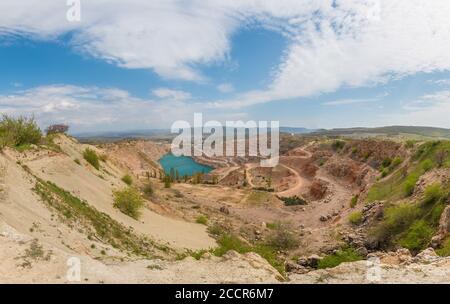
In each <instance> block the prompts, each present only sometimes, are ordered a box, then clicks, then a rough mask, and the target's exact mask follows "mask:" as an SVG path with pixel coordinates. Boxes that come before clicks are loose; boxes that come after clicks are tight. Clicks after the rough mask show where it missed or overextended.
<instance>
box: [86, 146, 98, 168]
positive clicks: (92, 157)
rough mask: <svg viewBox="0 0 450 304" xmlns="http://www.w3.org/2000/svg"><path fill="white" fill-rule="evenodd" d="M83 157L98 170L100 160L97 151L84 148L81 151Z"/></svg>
mask: <svg viewBox="0 0 450 304" xmlns="http://www.w3.org/2000/svg"><path fill="white" fill-rule="evenodd" d="M83 158H84V159H85V160H86V161H87V162H88V163H90V164H91V165H92V167H94V168H95V169H97V170H100V161H99V158H98V155H97V153H96V152H95V151H94V150H92V149H89V148H86V150H84V152H83Z"/></svg>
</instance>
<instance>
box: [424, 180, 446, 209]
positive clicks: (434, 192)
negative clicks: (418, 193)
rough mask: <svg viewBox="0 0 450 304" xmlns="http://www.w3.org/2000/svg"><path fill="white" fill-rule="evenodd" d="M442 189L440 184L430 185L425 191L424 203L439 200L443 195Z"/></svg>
mask: <svg viewBox="0 0 450 304" xmlns="http://www.w3.org/2000/svg"><path fill="white" fill-rule="evenodd" d="M442 195H443V193H442V189H441V185H440V184H433V185H430V186H428V187H427V188H426V189H425V192H424V199H423V201H422V203H423V204H425V205H427V204H431V203H434V202H436V201H438V200H439V199H440V198H441V197H442Z"/></svg>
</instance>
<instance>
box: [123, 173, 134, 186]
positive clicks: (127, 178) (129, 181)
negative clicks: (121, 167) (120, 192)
mask: <svg viewBox="0 0 450 304" xmlns="http://www.w3.org/2000/svg"><path fill="white" fill-rule="evenodd" d="M122 181H123V182H124V183H125V184H127V185H128V186H131V185H132V184H133V178H132V177H131V176H130V175H129V174H126V175H124V176H123V177H122Z"/></svg>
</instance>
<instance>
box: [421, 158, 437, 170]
mask: <svg viewBox="0 0 450 304" xmlns="http://www.w3.org/2000/svg"><path fill="white" fill-rule="evenodd" d="M433 167H434V164H433V162H432V161H431V160H430V159H426V160H424V161H423V162H422V169H423V171H425V172H427V171H430V170H431V169H432V168H433Z"/></svg>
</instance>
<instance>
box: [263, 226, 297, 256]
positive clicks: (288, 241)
mask: <svg viewBox="0 0 450 304" xmlns="http://www.w3.org/2000/svg"><path fill="white" fill-rule="evenodd" d="M298 244H299V241H298V239H297V237H296V236H295V234H294V233H293V232H292V227H291V225H290V224H289V223H283V222H279V223H277V224H276V225H275V226H274V229H273V232H272V233H271V234H270V235H269V237H268V240H267V245H268V246H270V247H272V248H274V249H276V250H289V249H293V248H295V247H297V246H298Z"/></svg>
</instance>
